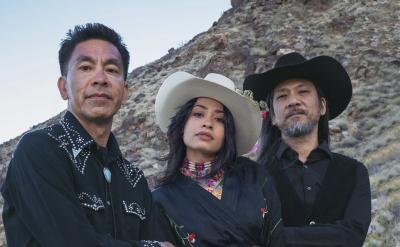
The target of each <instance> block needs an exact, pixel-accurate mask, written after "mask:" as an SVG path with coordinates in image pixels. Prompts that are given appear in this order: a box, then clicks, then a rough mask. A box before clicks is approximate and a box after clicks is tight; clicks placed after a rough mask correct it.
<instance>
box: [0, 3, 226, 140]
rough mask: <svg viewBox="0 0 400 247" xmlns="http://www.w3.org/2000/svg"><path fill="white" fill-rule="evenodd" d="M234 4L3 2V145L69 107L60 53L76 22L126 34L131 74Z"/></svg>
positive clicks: (0, 72) (0, 14)
mask: <svg viewBox="0 0 400 247" xmlns="http://www.w3.org/2000/svg"><path fill="white" fill-rule="evenodd" d="M230 7H231V5H230V0H114V1H103V0H97V1H81V0H60V1H57V0H53V1H51V0H36V1H32V0H0V30H1V34H0V54H1V55H0V56H1V58H0V103H1V105H0V116H1V121H0V123H1V124H0V143H3V142H5V141H7V140H9V139H12V138H14V137H17V136H18V135H20V134H22V133H23V132H25V131H26V130H28V129H29V128H30V127H32V126H33V125H36V124H38V123H41V122H44V121H46V120H47V119H49V118H51V117H53V116H55V115H57V114H58V113H60V112H61V111H62V110H64V109H65V108H66V101H63V100H62V99H61V97H60V95H59V92H58V89H57V79H58V77H59V75H60V72H59V66H58V57H57V56H58V49H59V44H60V41H61V40H62V39H63V38H64V37H65V33H66V32H67V31H68V30H69V29H71V28H73V27H74V26H75V25H79V24H84V23H88V22H100V23H103V24H105V25H107V26H109V27H111V28H113V29H114V30H116V31H117V32H118V33H119V34H121V36H122V37H123V40H124V42H125V43H126V45H127V46H128V50H129V52H130V54H131V61H130V68H129V72H130V71H132V70H133V69H134V68H137V67H139V66H142V65H145V64H147V63H150V62H152V61H154V60H156V59H158V58H160V57H162V56H163V55H165V54H166V53H167V52H168V49H170V48H177V47H180V46H182V45H183V44H185V43H186V42H188V41H189V40H190V39H192V38H193V37H194V36H195V35H197V34H199V33H201V32H204V31H207V30H208V29H209V28H210V27H211V26H212V23H213V22H214V21H217V20H218V19H219V18H220V17H221V15H222V13H223V12H224V11H225V10H228V9H229V8H230Z"/></svg>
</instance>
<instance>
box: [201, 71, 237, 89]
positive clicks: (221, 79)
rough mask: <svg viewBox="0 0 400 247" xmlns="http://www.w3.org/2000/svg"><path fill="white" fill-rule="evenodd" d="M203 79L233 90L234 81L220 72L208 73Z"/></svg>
mask: <svg viewBox="0 0 400 247" xmlns="http://www.w3.org/2000/svg"><path fill="white" fill-rule="evenodd" d="M204 80H207V81H210V82H213V83H215V84H218V85H221V86H223V87H226V88H229V89H230V90H232V91H235V83H234V82H233V81H232V80H231V79H229V78H228V77H225V76H223V75H221V74H216V73H209V74H208V75H206V77H204Z"/></svg>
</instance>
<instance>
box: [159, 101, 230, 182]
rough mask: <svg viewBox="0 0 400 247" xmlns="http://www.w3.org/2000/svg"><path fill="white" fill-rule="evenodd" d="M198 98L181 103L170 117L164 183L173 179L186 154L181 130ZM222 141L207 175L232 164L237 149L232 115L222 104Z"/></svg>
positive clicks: (211, 174) (162, 180) (210, 175)
mask: <svg viewBox="0 0 400 247" xmlns="http://www.w3.org/2000/svg"><path fill="white" fill-rule="evenodd" d="M197 99H198V98H194V99H191V100H189V101H188V102H187V103H185V104H184V105H182V106H181V107H180V108H179V110H178V112H177V113H176V114H175V116H174V117H172V119H171V123H170V125H169V126H168V132H167V137H168V144H169V153H168V156H167V157H166V158H165V159H164V160H166V161H167V162H168V163H167V169H166V172H165V176H164V177H163V178H162V179H161V183H162V184H166V183H169V182H171V181H172V180H174V178H175V177H176V175H177V174H179V172H180V171H179V170H180V168H181V166H182V163H183V159H184V158H185V156H186V145H185V143H184V142H183V130H184V128H185V125H186V122H187V120H188V118H189V117H190V114H191V112H192V108H193V106H194V104H195V103H196V101H197ZM224 130H225V133H224V141H223V143H222V146H221V149H220V150H219V151H218V153H217V157H216V163H215V165H214V166H213V168H212V170H211V173H210V174H209V175H208V176H207V177H212V176H213V175H215V173H216V172H217V171H219V170H220V169H228V168H229V167H230V166H231V165H233V164H234V162H235V160H236V157H237V151H236V139H235V135H236V130H235V123H234V121H233V116H232V114H231V112H230V111H229V109H228V108H226V107H225V106H224Z"/></svg>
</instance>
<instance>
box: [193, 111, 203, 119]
mask: <svg viewBox="0 0 400 247" xmlns="http://www.w3.org/2000/svg"><path fill="white" fill-rule="evenodd" d="M192 116H193V117H197V118H201V117H203V116H204V114H203V113H202V112H193V113H192Z"/></svg>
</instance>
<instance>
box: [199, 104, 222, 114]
mask: <svg viewBox="0 0 400 247" xmlns="http://www.w3.org/2000/svg"><path fill="white" fill-rule="evenodd" d="M195 107H200V108H202V109H204V110H208V108H207V107H206V106H204V105H200V104H195V105H194V106H193V108H195ZM215 112H216V113H224V111H223V110H219V109H217V110H215Z"/></svg>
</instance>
